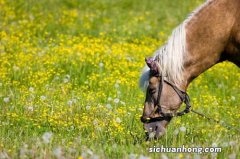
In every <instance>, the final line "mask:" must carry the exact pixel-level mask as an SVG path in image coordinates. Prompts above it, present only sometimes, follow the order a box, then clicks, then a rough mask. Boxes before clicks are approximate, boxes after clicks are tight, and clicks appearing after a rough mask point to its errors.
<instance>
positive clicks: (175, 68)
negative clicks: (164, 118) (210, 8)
mask: <svg viewBox="0 0 240 159" xmlns="http://www.w3.org/2000/svg"><path fill="white" fill-rule="evenodd" d="M212 1H214V0H209V1H207V2H206V3H204V4H203V5H201V6H200V7H198V8H197V9H196V10H195V11H193V12H192V13H191V14H190V15H189V16H188V18H187V19H185V20H184V21H183V23H181V24H180V25H179V26H178V27H176V28H175V29H174V30H173V32H172V35H171V36H170V37H169V39H168V41H167V43H166V44H165V45H163V46H162V47H161V48H160V49H159V50H157V51H156V52H155V54H154V58H155V60H156V61H158V64H159V69H160V71H161V75H162V76H164V77H165V78H167V80H168V81H170V82H172V83H175V84H177V83H180V82H181V81H182V73H183V70H184V67H183V65H184V57H185V56H187V42H186V25H187V24H188V22H189V21H190V20H191V19H192V18H193V17H194V16H196V15H197V13H198V12H200V10H201V9H202V8H204V7H205V6H207V5H209V4H210V2H212ZM148 80H149V68H148V67H147V66H145V67H144V69H143V72H142V76H141V78H140V87H141V88H142V89H143V90H145V89H146V87H147V85H148Z"/></svg>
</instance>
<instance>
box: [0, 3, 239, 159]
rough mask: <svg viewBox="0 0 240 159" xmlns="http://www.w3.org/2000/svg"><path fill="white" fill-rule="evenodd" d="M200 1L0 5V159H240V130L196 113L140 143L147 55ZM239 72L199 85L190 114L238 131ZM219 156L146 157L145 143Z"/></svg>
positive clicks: (224, 71) (229, 69) (216, 70)
mask: <svg viewBox="0 0 240 159" xmlns="http://www.w3.org/2000/svg"><path fill="white" fill-rule="evenodd" d="M203 2H204V0H181V1H180V0H171V1H169V0H149V1H143V0H114V1H113V0H98V1H94V0H78V1H76V0H38V1H35V0H0V159H9V158H20V159H25V158H45V159H48V158H57V159H64V158H66V159H75V158H76V159H86V158H92V159H98V158H99V159H101V158H130V159H147V158H163V159H167V158H176V159H178V158H179V159H181V158H194V159H200V158H230V159H236V158H240V151H239V150H240V133H239V131H237V130H236V129H228V128H226V127H224V126H221V124H217V123H214V122H211V121H208V120H207V119H204V118H201V117H200V116H197V115H196V114H193V113H189V114H187V115H184V116H182V117H179V118H174V119H173V120H172V122H171V124H170V125H169V127H168V130H167V134H166V135H165V136H164V137H163V138H161V139H160V140H158V141H151V142H145V141H144V140H143V139H144V137H145V133H144V130H143V126H142V123H141V122H140V116H141V114H142V109H143V102H144V98H145V94H144V93H143V92H142V91H141V90H140V89H139V87H138V80H139V77H140V74H141V69H142V68H143V66H144V65H145V63H144V58H145V57H148V56H151V55H152V54H153V52H154V51H155V50H156V49H158V48H159V47H160V46H161V45H162V44H164V43H165V42H166V41H167V39H168V37H169V36H170V34H171V31H172V30H173V29H174V28H175V27H176V26H177V25H178V24H180V23H181V22H182V21H183V20H184V19H185V18H186V17H187V16H188V14H189V13H190V12H191V11H192V10H194V9H195V8H196V7H197V6H199V5H200V4H201V3H203ZM239 86H240V70H239V68H237V67H236V66H235V65H233V64H232V63H229V62H224V63H220V64H218V65H216V66H214V67H212V68H211V69H209V70H208V71H206V72H205V73H203V74H202V75H200V76H199V77H198V78H197V79H195V80H194V81H193V82H192V83H191V85H190V87H189V89H188V93H189V95H190V98H191V104H192V107H193V108H194V110H198V111H199V112H202V113H204V114H205V115H207V116H210V117H212V118H214V119H216V120H219V121H221V122H224V123H227V124H229V125H230V126H231V127H233V128H238V129H239V128H240V125H239V119H240V104H239V103H240V91H239ZM161 145H164V146H166V147H181V146H182V145H185V146H186V147H197V146H199V147H221V148H222V152H221V153H203V154H198V153H175V154H173V153H149V152H148V148H149V147H153V146H156V147H158V146H159V147H160V146H161Z"/></svg>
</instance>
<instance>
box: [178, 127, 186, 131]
mask: <svg viewBox="0 0 240 159" xmlns="http://www.w3.org/2000/svg"><path fill="white" fill-rule="evenodd" d="M179 130H180V131H181V132H185V131H186V130H187V129H186V127H184V126H181V127H180V128H179Z"/></svg>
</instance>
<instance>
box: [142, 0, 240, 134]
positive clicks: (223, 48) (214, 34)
mask: <svg viewBox="0 0 240 159" xmlns="http://www.w3.org/2000/svg"><path fill="white" fill-rule="evenodd" d="M225 60H228V61H231V62H233V63H234V64H236V65H237V66H238V67H240V0H209V1H207V2H205V4H203V5H202V6H200V7H199V8H198V9H197V10H196V11H194V12H193V13H192V14H191V15H190V16H189V17H188V18H187V19H186V20H185V21H184V22H183V23H182V24H180V25H179V26H178V27H177V28H176V29H175V30H174V31H173V33H172V35H171V37H170V38H169V40H168V42H167V43H166V45H164V46H162V47H161V48H160V49H159V50H158V51H156V53H155V55H154V57H153V58H149V59H146V63H147V66H148V67H147V66H146V67H145V69H144V71H143V73H142V76H141V79H140V85H141V87H142V88H147V89H146V100H145V103H144V109H143V115H142V117H141V120H142V122H143V123H144V129H145V130H146V132H147V134H148V135H150V137H152V138H159V137H160V136H162V135H163V134H164V132H165V129H166V127H167V125H168V123H169V122H170V120H171V119H172V117H173V116H181V115H183V114H185V113H188V112H189V110H190V103H189V97H188V95H187V93H186V90H187V87H188V85H189V83H190V82H191V81H192V80H193V79H194V78H196V77H197V76H198V75H200V74H201V73H203V72H204V71H205V70H207V69H208V68H210V67H212V66H213V65H215V64H217V63H219V62H222V61H225ZM183 102H184V103H185V104H186V108H185V110H184V111H182V112H177V110H178V109H179V107H180V105H181V104H182V103H183Z"/></svg>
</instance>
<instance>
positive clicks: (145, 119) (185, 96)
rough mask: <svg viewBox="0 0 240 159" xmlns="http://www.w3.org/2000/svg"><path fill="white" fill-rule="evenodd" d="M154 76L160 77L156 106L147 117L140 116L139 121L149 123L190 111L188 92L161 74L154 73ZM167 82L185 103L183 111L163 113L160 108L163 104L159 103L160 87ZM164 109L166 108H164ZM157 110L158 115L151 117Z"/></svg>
mask: <svg viewBox="0 0 240 159" xmlns="http://www.w3.org/2000/svg"><path fill="white" fill-rule="evenodd" d="M154 76H155V77H158V78H160V79H161V81H160V83H159V89H158V96H157V101H156V106H155V108H154V110H153V111H152V113H151V114H150V116H149V117H144V116H142V117H141V121H142V122H143V123H150V122H155V121H162V120H169V119H171V118H172V117H175V116H182V115H184V114H186V113H189V112H190V108H191V105H190V98H189V96H188V94H187V93H186V92H184V91H182V90H180V89H179V88H178V87H177V86H176V85H174V84H172V83H170V82H168V81H167V80H165V79H164V77H163V76H161V75H159V74H155V75H154ZM164 82H165V83H166V84H168V85H169V86H171V87H172V88H173V90H174V91H175V92H176V93H177V95H178V96H179V98H180V99H181V101H182V102H184V103H185V105H186V107H185V109H184V110H183V111H180V112H170V113H164V112H163V111H162V108H164V107H165V106H161V104H160V99H161V94H162V89H163V83H164ZM147 93H148V91H147ZM165 109H166V108H165ZM157 110H158V112H159V114H160V116H159V117H151V116H152V115H154V113H155V112H156V111H157Z"/></svg>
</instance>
